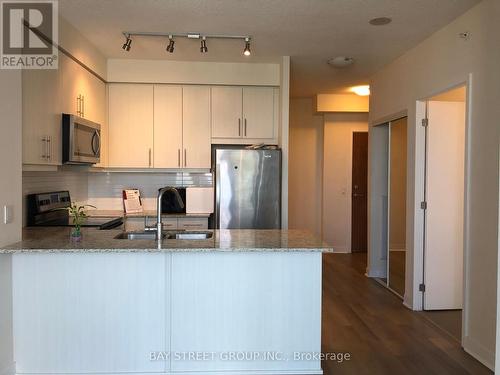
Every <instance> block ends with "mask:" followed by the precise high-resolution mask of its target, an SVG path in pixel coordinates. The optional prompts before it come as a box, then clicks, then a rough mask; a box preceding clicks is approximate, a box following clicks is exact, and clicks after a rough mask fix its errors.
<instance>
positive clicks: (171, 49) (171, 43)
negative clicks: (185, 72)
mask: <svg viewBox="0 0 500 375" xmlns="http://www.w3.org/2000/svg"><path fill="white" fill-rule="evenodd" d="M168 40H169V42H168V46H167V52H170V53H173V52H174V44H175V41H174V38H173V37H172V35H169V36H168Z"/></svg>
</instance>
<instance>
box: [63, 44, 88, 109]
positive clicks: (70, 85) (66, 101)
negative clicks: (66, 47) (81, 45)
mask: <svg viewBox="0 0 500 375" xmlns="http://www.w3.org/2000/svg"><path fill="white" fill-rule="evenodd" d="M59 70H60V71H61V80H62V84H61V93H62V100H61V112H62V113H69V114H72V115H78V116H79V115H80V114H79V110H80V104H79V102H78V97H79V95H82V91H83V90H82V88H83V86H84V84H83V83H84V81H85V77H84V74H83V68H82V67H81V66H80V65H78V64H77V63H76V62H75V61H73V60H72V59H71V58H69V57H68V56H66V55H65V54H63V53H60V54H59Z"/></svg>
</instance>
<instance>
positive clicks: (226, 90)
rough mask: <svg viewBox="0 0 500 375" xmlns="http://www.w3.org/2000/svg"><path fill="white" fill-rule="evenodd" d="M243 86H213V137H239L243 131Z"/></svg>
mask: <svg viewBox="0 0 500 375" xmlns="http://www.w3.org/2000/svg"><path fill="white" fill-rule="evenodd" d="M242 100H243V90H242V88H241V87H231V86H216V87H212V138H238V137H241V132H242V121H243V119H242Z"/></svg>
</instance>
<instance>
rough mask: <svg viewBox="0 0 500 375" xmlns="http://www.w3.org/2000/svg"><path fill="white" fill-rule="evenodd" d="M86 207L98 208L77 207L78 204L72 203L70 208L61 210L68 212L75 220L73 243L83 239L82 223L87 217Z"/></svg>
mask: <svg viewBox="0 0 500 375" xmlns="http://www.w3.org/2000/svg"><path fill="white" fill-rule="evenodd" d="M86 207H92V208H97V207H95V206H92V205H91V204H84V205H81V206H79V205H77V204H76V203H72V204H71V206H70V207H64V208H60V210H67V211H68V213H69V216H70V217H72V218H73V224H74V227H73V228H72V229H71V235H70V236H71V240H72V241H80V240H81V239H82V227H81V226H82V222H83V219H85V218H86V217H87V214H86V213H85V208H86Z"/></svg>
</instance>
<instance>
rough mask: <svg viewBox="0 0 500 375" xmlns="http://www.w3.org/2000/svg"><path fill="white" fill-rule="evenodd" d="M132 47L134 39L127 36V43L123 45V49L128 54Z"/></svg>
mask: <svg viewBox="0 0 500 375" xmlns="http://www.w3.org/2000/svg"><path fill="white" fill-rule="evenodd" d="M131 46H132V39H131V38H130V36H127V40H126V41H125V43H123V46H122V48H123V49H124V50H125V51H127V52H128V51H130V47H131Z"/></svg>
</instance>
